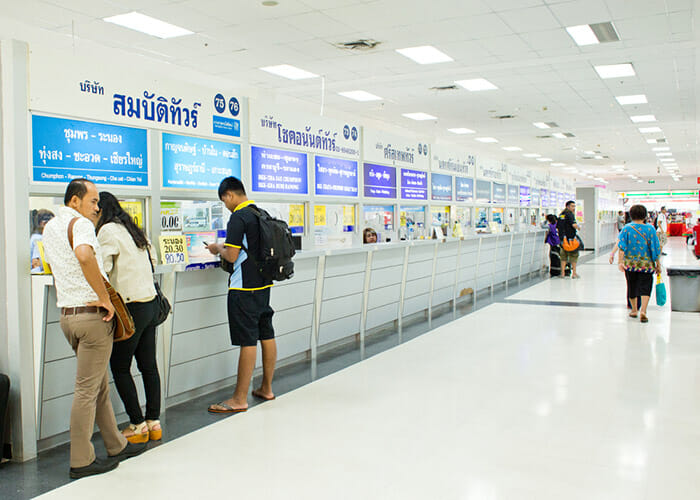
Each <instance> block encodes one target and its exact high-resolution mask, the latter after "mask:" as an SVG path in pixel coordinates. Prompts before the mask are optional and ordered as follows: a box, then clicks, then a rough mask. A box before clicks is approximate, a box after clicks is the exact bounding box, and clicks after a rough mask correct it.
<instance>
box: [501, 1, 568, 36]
mask: <svg viewBox="0 0 700 500" xmlns="http://www.w3.org/2000/svg"><path fill="white" fill-rule="evenodd" d="M498 15H499V17H500V18H501V19H502V20H503V21H504V22H505V23H506V24H507V25H508V26H509V27H510V28H511V29H512V30H513V31H514V32H515V33H527V32H531V31H545V30H550V29H555V28H559V27H561V24H560V23H559V21H557V20H556V18H555V17H554V16H553V15H552V13H551V11H550V10H549V8H547V7H531V8H529V9H513V10H508V11H504V12H500V13H499V14H498Z"/></svg>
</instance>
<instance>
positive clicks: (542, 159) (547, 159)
mask: <svg viewBox="0 0 700 500" xmlns="http://www.w3.org/2000/svg"><path fill="white" fill-rule="evenodd" d="M537 161H542V162H545V161H552V159H551V158H537Z"/></svg>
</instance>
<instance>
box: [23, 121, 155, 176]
mask: <svg viewBox="0 0 700 500" xmlns="http://www.w3.org/2000/svg"><path fill="white" fill-rule="evenodd" d="M32 165H33V169H32V180H33V181H35V182H70V181H71V180H73V179H76V178H80V177H82V178H86V179H89V180H91V181H92V182H94V183H95V184H112V185H117V186H148V140H147V133H146V130H143V129H137V128H131V127H120V126H116V125H106V124H103V123H93V122H87V121H81V120H67V119H64V118H53V117H50V116H40V115H33V116H32Z"/></svg>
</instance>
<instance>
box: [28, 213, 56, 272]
mask: <svg viewBox="0 0 700 500" xmlns="http://www.w3.org/2000/svg"><path fill="white" fill-rule="evenodd" d="M53 218H54V213H53V212H52V211H50V210H46V209H45V208H42V209H40V210H37V211H36V213H34V212H32V236H31V237H30V239H29V241H30V246H31V256H32V274H41V273H43V272H44V265H43V264H42V262H41V252H40V251H39V242H40V241H41V239H42V235H43V233H44V227H45V226H46V223H47V222H49V221H50V220H51V219H53Z"/></svg>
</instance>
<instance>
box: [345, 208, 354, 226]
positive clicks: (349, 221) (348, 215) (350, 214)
mask: <svg viewBox="0 0 700 500" xmlns="http://www.w3.org/2000/svg"><path fill="white" fill-rule="evenodd" d="M354 227H355V207H354V205H343V228H344V230H345V231H346V232H348V231H352V230H353V229H354Z"/></svg>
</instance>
